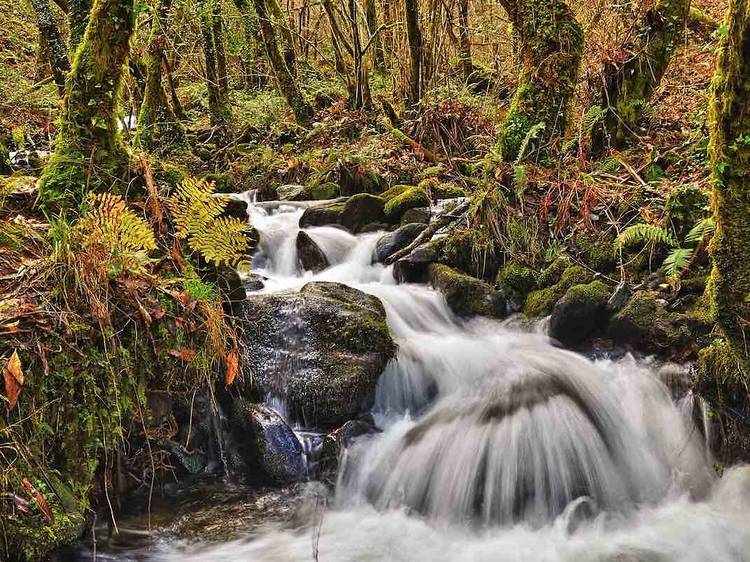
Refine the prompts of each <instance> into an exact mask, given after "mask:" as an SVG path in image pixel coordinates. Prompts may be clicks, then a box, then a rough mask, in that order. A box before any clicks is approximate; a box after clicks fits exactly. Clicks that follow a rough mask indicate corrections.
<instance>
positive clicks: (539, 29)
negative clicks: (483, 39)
mask: <svg viewBox="0 0 750 562" xmlns="http://www.w3.org/2000/svg"><path fill="white" fill-rule="evenodd" d="M501 4H502V5H503V7H504V8H505V10H506V11H507V12H508V16H509V17H510V20H511V22H512V24H513V32H514V34H515V39H516V41H517V47H518V54H519V58H520V63H521V70H520V73H519V75H518V88H517V89H516V93H515V95H514V97H513V101H512V102H511V106H510V110H509V112H508V115H507V117H506V119H505V122H504V124H503V127H502V131H501V133H500V140H499V148H500V153H501V155H502V157H503V159H504V160H508V161H512V160H515V159H516V158H518V157H519V156H525V155H527V154H529V153H530V152H531V151H527V153H526V154H524V155H519V151H520V150H521V147H522V146H527V147H530V148H532V149H538V150H542V149H544V148H545V147H547V145H548V144H549V143H550V141H552V140H553V139H555V138H556V137H559V136H561V135H562V134H563V133H564V132H565V128H566V126H567V121H568V109H569V105H570V100H571V99H572V97H573V95H574V93H575V87H576V81H577V79H578V71H579V68H580V64H581V56H582V52H583V31H582V30H581V26H580V25H579V24H578V22H577V21H576V19H575V17H574V16H573V13H572V12H571V11H570V8H569V7H568V6H567V5H566V4H565V3H564V2H562V1H561V0H501ZM532 137H533V138H532ZM532 141H533V142H532Z"/></svg>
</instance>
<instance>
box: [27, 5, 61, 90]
mask: <svg viewBox="0 0 750 562" xmlns="http://www.w3.org/2000/svg"><path fill="white" fill-rule="evenodd" d="M31 6H32V8H33V9H34V15H35V17H36V24H37V27H38V29H39V39H40V40H39V43H40V45H43V46H44V49H43V51H44V53H45V54H46V56H47V60H48V61H49V66H50V69H51V70H52V78H53V79H54V81H55V84H56V85H57V90H58V91H59V92H60V94H61V95H62V94H63V93H64V92H65V78H66V76H67V74H68V71H69V70H70V62H69V61H68V48H67V46H66V45H65V39H63V36H62V33H60V28H59V27H58V26H57V22H56V21H55V18H54V16H53V14H52V6H51V5H50V3H49V0H31Z"/></svg>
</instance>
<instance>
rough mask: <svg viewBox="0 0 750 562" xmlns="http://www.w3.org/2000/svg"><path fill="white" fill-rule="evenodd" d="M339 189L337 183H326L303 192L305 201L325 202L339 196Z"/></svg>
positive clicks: (310, 187)
mask: <svg viewBox="0 0 750 562" xmlns="http://www.w3.org/2000/svg"><path fill="white" fill-rule="evenodd" d="M340 192H341V188H340V187H339V185H338V184H337V183H334V182H326V183H321V184H318V185H313V186H309V187H306V188H305V190H304V196H305V199H308V200H311V201H325V200H327V199H335V198H336V197H338V196H339V194H340Z"/></svg>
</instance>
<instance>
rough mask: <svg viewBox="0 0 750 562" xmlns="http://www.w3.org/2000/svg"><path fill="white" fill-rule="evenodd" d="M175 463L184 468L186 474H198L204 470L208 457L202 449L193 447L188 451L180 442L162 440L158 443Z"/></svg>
mask: <svg viewBox="0 0 750 562" xmlns="http://www.w3.org/2000/svg"><path fill="white" fill-rule="evenodd" d="M160 445H161V447H163V448H164V449H165V450H166V451H168V452H169V454H170V455H171V456H172V458H174V459H175V460H176V461H177V463H178V464H179V465H180V466H181V467H182V468H184V469H185V471H186V472H187V473H188V474H200V473H201V472H204V471H205V470H206V467H207V464H208V459H207V458H206V455H205V454H204V453H203V451H201V450H198V449H194V450H192V451H189V450H188V449H187V448H185V447H184V446H183V445H181V444H180V443H177V442H176V441H172V440H169V439H167V440H164V441H162V442H161V443H160Z"/></svg>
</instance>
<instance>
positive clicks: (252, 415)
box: [230, 398, 305, 484]
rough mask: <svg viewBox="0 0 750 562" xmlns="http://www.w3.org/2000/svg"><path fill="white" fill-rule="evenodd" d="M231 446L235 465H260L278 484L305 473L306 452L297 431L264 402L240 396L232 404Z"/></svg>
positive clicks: (251, 474)
mask: <svg viewBox="0 0 750 562" xmlns="http://www.w3.org/2000/svg"><path fill="white" fill-rule="evenodd" d="M231 437H232V447H231V451H230V453H231V454H232V455H233V457H234V461H235V463H234V464H235V466H240V467H242V468H243V469H244V470H245V471H249V474H248V475H249V476H250V477H251V478H252V477H254V476H255V475H254V474H253V470H254V469H256V468H259V469H260V470H261V471H262V472H263V474H264V475H265V476H266V477H267V478H268V479H269V480H270V481H271V482H274V483H276V484H284V483H288V482H295V481H297V480H300V479H302V478H303V477H304V476H305V456H304V452H303V451H302V445H300V442H299V440H298V439H297V436H296V435H295V434H294V431H292V429H291V428H290V427H289V426H288V425H287V424H286V422H284V420H283V419H282V418H281V416H279V415H278V414H277V413H276V412H274V411H273V410H272V409H271V408H269V407H268V406H266V405H265V404H253V403H250V402H247V401H245V400H243V399H241V398H237V399H235V401H234V403H233V404H232V418H231Z"/></svg>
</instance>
